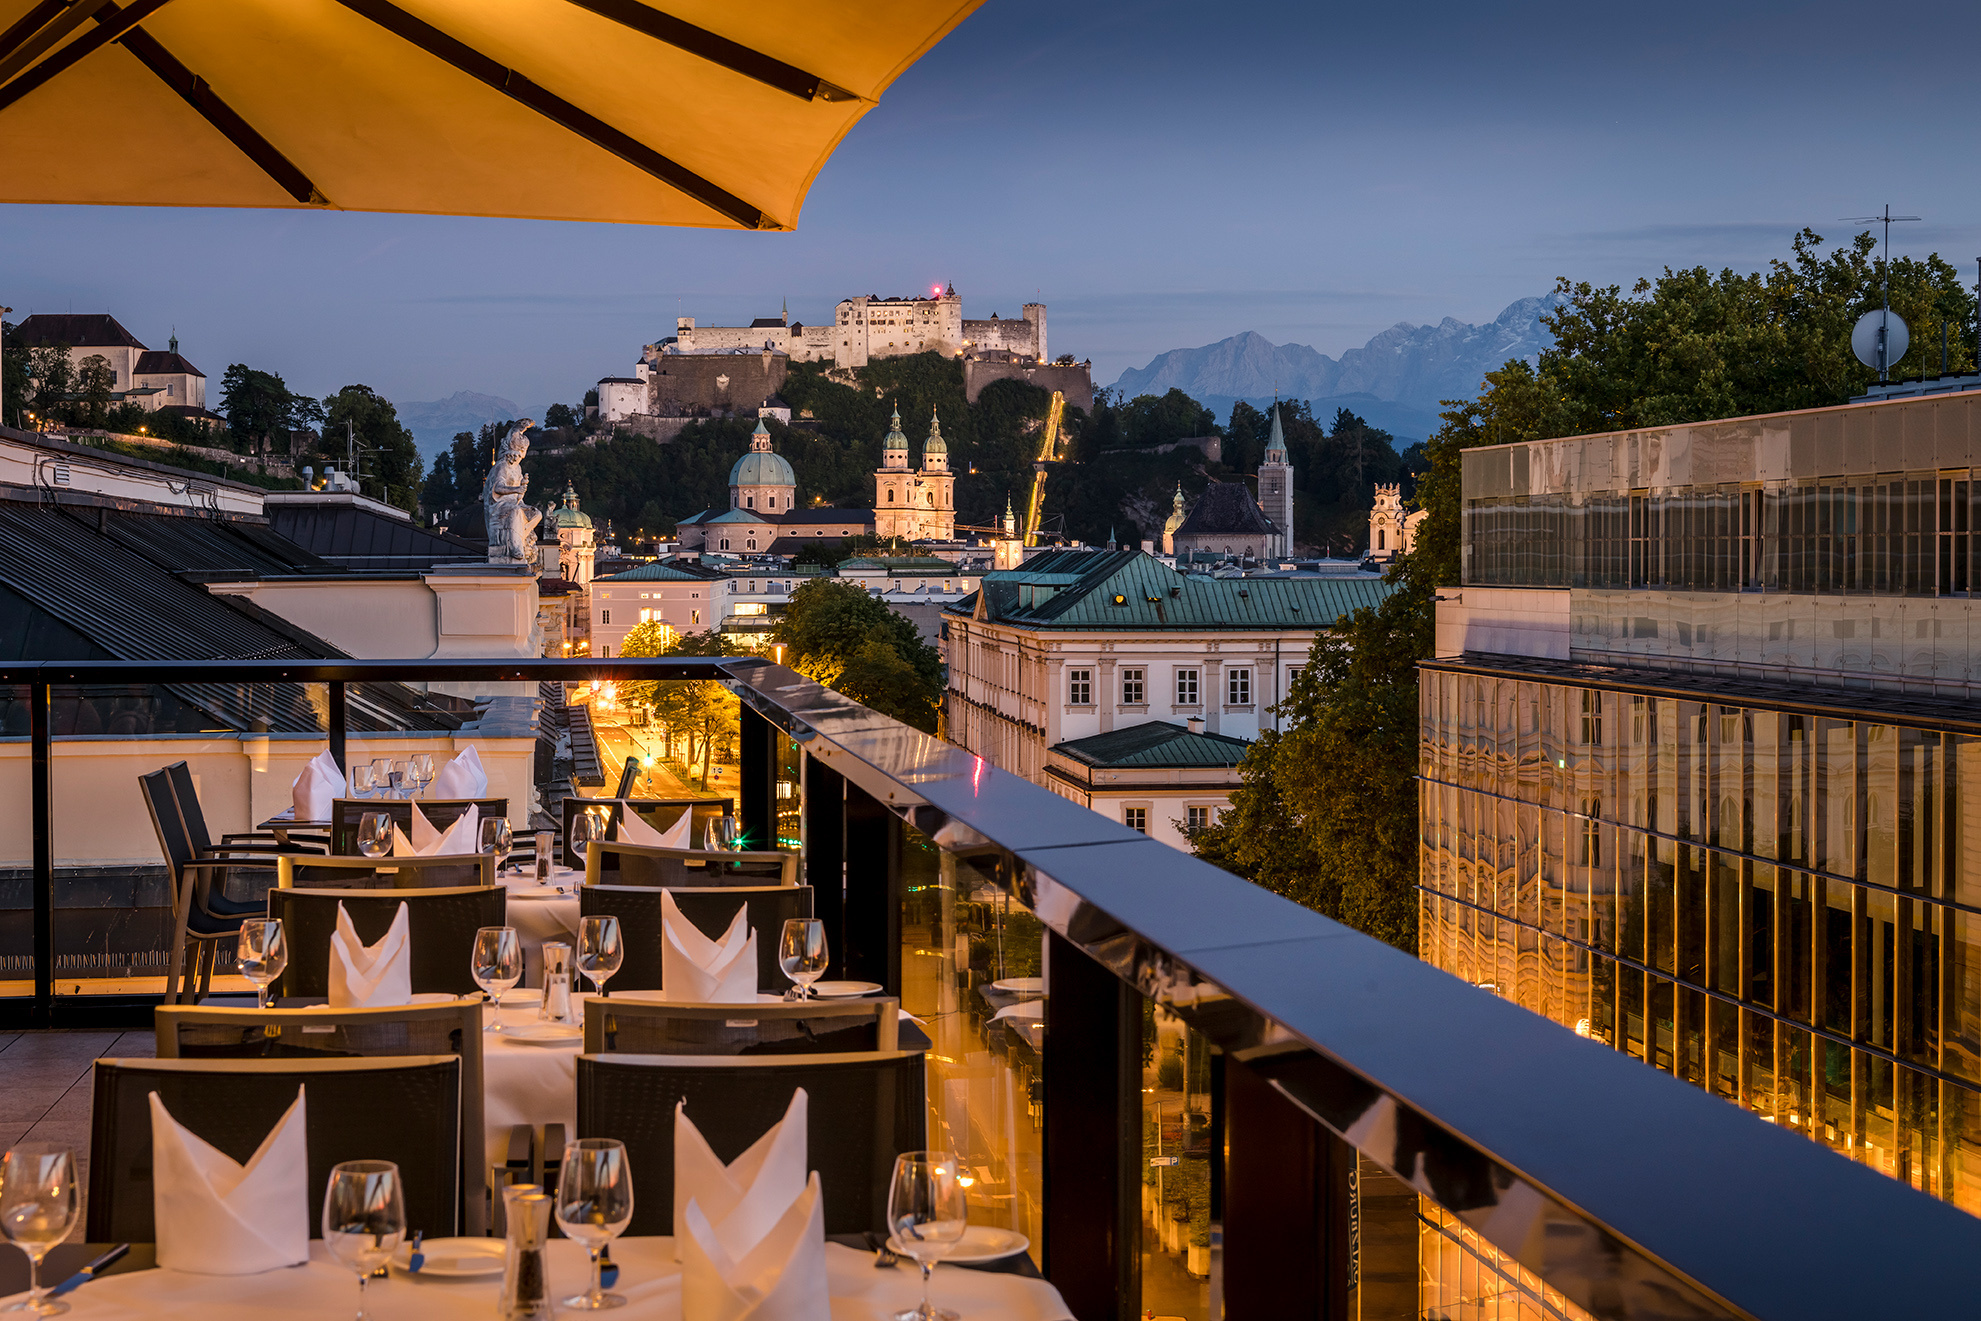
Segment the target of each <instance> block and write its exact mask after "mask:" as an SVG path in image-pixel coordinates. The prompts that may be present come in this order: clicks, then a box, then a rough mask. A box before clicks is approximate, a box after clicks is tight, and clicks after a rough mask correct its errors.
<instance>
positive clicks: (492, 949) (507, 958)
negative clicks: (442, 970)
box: [468, 927, 523, 1032]
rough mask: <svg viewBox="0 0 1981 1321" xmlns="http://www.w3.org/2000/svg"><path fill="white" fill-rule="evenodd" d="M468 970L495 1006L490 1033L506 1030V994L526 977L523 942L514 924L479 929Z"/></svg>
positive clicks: (491, 1015)
mask: <svg viewBox="0 0 1981 1321" xmlns="http://www.w3.org/2000/svg"><path fill="white" fill-rule="evenodd" d="M468 970H469V971H470V972H471V973H473V974H474V978H475V985H477V986H479V987H481V988H482V990H483V991H484V992H485V993H487V995H488V999H489V1003H490V1004H492V1005H494V1006H495V1008H494V1009H493V1010H492V1011H491V1012H490V1013H489V1016H488V1028H487V1030H488V1031H490V1032H500V1031H501V1030H502V1022H501V1014H502V993H503V992H504V991H506V990H508V989H509V988H510V987H512V986H514V985H515V984H516V983H517V982H520V981H522V980H523V942H522V941H521V940H519V939H518V938H517V936H516V928H514V927H483V928H482V929H481V930H479V931H477V932H475V948H474V952H473V953H472V954H471V955H469V966H468Z"/></svg>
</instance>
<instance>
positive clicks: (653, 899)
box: [578, 885, 812, 995]
mask: <svg viewBox="0 0 1981 1321" xmlns="http://www.w3.org/2000/svg"><path fill="white" fill-rule="evenodd" d="M668 894H671V895H673V896H674V903H675V905H676V906H677V907H678V908H680V910H681V916H683V917H685V918H687V919H688V920H689V921H690V922H693V923H694V924H695V926H696V928H697V929H698V930H700V931H701V932H702V933H703V934H704V935H706V936H708V937H709V938H710V939H720V938H721V936H722V933H723V932H724V931H725V930H727V929H728V927H729V924H730V922H732V921H733V920H735V917H736V909H737V908H738V907H739V906H740V907H745V908H748V909H749V914H750V915H749V917H748V919H747V920H748V922H749V925H750V929H751V930H752V931H754V932H756V933H757V989H758V990H759V991H769V992H772V993H773V994H779V995H781V994H783V993H784V992H785V991H788V990H790V989H791V981H790V979H789V978H787V977H786V976H785V975H784V970H783V969H782V968H780V967H778V966H777V941H778V937H779V936H780V935H781V934H782V933H783V931H784V923H785V922H786V920H788V919H790V918H794V917H810V916H811V915H812V887H811V886H809V885H778V886H771V887H769V888H764V889H744V888H741V887H722V888H717V889H710V890H677V889H660V888H658V887H656V886H649V885H587V886H583V887H580V889H579V890H578V913H579V915H580V916H582V917H590V916H592V915H593V914H611V915H612V916H614V917H616V918H618V919H619V943H620V945H621V946H622V947H624V949H625V951H626V954H625V960H624V961H623V962H622V963H621V964H620V965H619V971H618V972H617V973H615V974H613V977H612V980H611V981H609V982H607V983H606V989H607V990H608V991H657V990H659V989H660V984H661V972H660V948H661V934H660V933H661V919H660V914H661V903H660V900H661V896H662V895H668Z"/></svg>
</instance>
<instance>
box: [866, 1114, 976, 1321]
mask: <svg viewBox="0 0 1981 1321" xmlns="http://www.w3.org/2000/svg"><path fill="white" fill-rule="evenodd" d="M957 1172H958V1167H957V1164H956V1153H955V1152H953V1151H904V1152H902V1153H901V1154H900V1155H899V1156H896V1157H895V1158H894V1179H893V1181H892V1182H891V1183H890V1184H889V1186H888V1190H887V1229H888V1232H889V1233H890V1234H892V1235H893V1241H892V1243H890V1244H889V1246H890V1247H892V1248H893V1249H894V1250H895V1251H896V1252H899V1253H902V1254H904V1255H906V1256H910V1257H913V1258H914V1259H915V1264H916V1265H918V1266H920V1267H921V1268H922V1305H921V1306H920V1307H917V1308H915V1309H914V1310H913V1311H909V1312H896V1313H895V1314H894V1321H956V1313H954V1312H947V1311H942V1310H940V1309H938V1308H936V1307H933V1306H931V1305H930V1303H929V1272H931V1271H932V1270H934V1269H935V1264H936V1262H937V1261H938V1260H940V1259H941V1257H942V1254H943V1253H945V1252H947V1251H949V1249H950V1248H952V1247H954V1246H955V1244H956V1242H957V1241H958V1240H959V1239H961V1238H962V1237H963V1232H964V1231H965V1230H967V1229H968V1228H969V1227H970V1207H969V1204H968V1202H967V1201H966V1200H965V1198H964V1194H963V1185H962V1184H960V1183H958V1182H957V1181H956V1175H957Z"/></svg>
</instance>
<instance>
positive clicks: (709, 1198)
mask: <svg viewBox="0 0 1981 1321" xmlns="http://www.w3.org/2000/svg"><path fill="white" fill-rule="evenodd" d="M808 1105H809V1098H808V1097H807V1096H806V1095H805V1090H804V1089H803V1088H802V1087H801V1088H799V1089H798V1090H797V1091H794V1092H793V1093H792V1094H791V1104H790V1105H789V1106H788V1107H786V1109H785V1111H784V1118H782V1119H780V1120H778V1121H777V1123H776V1124H774V1125H772V1126H771V1129H770V1131H769V1132H767V1133H765V1134H764V1135H763V1136H762V1137H760V1138H758V1139H757V1140H756V1141H755V1142H753V1143H751V1144H750V1149H749V1150H748V1151H745V1152H744V1153H743V1154H742V1155H740V1156H738V1157H737V1158H736V1159H735V1161H734V1162H732V1163H731V1164H729V1165H724V1164H723V1163H722V1162H721V1161H720V1160H719V1159H717V1157H716V1155H715V1153H714V1152H713V1151H712V1150H710V1149H709V1145H708V1142H707V1141H706V1140H705V1139H704V1138H703V1137H702V1134H701V1130H700V1129H698V1128H696V1127H695V1124H694V1121H693V1120H691V1119H689V1118H688V1111H687V1106H686V1103H685V1102H684V1103H678V1104H676V1105H675V1107H674V1250H675V1253H676V1255H677V1256H678V1257H679V1258H680V1260H681V1314H682V1315H683V1316H689V1317H694V1318H696V1321H743V1319H744V1318H749V1321H827V1318H829V1317H830V1316H831V1314H832V1312H831V1305H830V1303H829V1302H828V1301H827V1289H826V1270H825V1209H824V1204H823V1201H822V1198H821V1195H820V1192H819V1176H818V1175H816V1174H811V1175H809V1177H808V1176H807V1172H806V1169H805V1166H806V1165H807V1164H808V1161H807V1158H806V1157H807V1149H806V1133H805V1123H806V1114H807V1109H808Z"/></svg>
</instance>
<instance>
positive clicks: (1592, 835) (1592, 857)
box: [1582, 798, 1603, 867]
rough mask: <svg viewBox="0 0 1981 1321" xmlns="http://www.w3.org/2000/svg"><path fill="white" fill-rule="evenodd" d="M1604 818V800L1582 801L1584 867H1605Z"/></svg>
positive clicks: (1590, 799) (1591, 799) (1589, 799)
mask: <svg viewBox="0 0 1981 1321" xmlns="http://www.w3.org/2000/svg"><path fill="white" fill-rule="evenodd" d="M1602 816H1603V800H1602V799H1600V798H1584V799H1583V800H1582V865H1583V866H1584V867H1600V866H1602V865H1603V836H1602Z"/></svg>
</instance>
